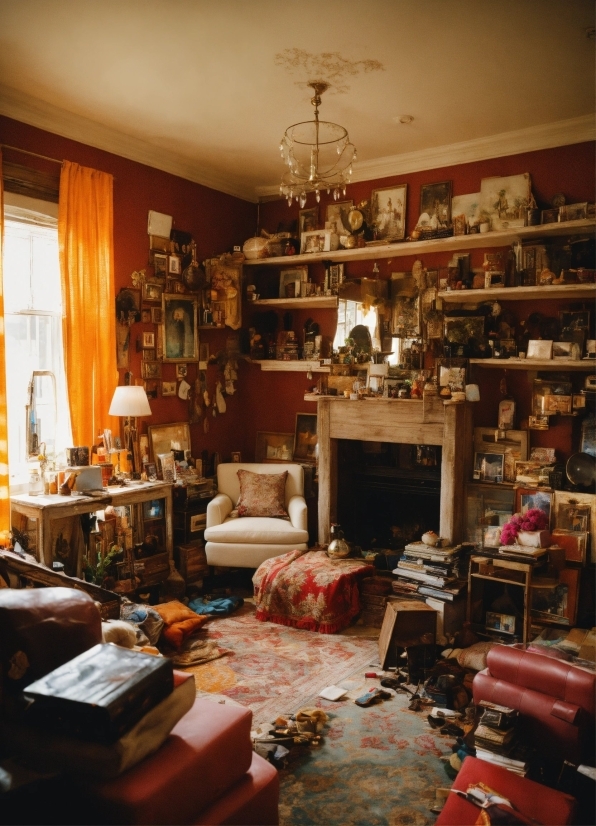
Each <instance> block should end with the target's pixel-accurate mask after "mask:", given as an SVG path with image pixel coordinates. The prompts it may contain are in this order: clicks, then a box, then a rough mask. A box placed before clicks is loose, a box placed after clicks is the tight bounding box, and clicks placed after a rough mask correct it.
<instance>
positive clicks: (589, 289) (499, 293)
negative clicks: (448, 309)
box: [438, 283, 596, 304]
mask: <svg viewBox="0 0 596 826" xmlns="http://www.w3.org/2000/svg"><path fill="white" fill-rule="evenodd" d="M438 298H440V299H442V300H443V301H446V302H453V303H458V304H475V303H477V302H480V301H487V300H490V301H495V300H499V301H528V300H532V299H535V298H539V299H546V298H556V299H569V300H570V301H571V300H574V299H582V298H592V299H594V298H596V284H590V283H587V284H547V285H542V286H540V287H538V286H531V287H501V288H492V289H491V288H489V289H479V290H441V291H440V292H439V293H438Z"/></svg>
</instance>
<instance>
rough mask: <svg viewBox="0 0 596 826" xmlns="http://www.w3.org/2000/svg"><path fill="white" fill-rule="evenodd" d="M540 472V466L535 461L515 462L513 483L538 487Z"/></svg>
mask: <svg viewBox="0 0 596 826" xmlns="http://www.w3.org/2000/svg"><path fill="white" fill-rule="evenodd" d="M541 472H542V465H541V464H540V462H537V461H536V460H533V459H532V460H530V459H527V460H525V461H521V460H516V462H515V479H514V481H515V482H518V483H520V482H521V483H522V484H524V485H539V484H540V474H541Z"/></svg>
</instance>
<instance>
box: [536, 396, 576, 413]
mask: <svg viewBox="0 0 596 826" xmlns="http://www.w3.org/2000/svg"><path fill="white" fill-rule="evenodd" d="M542 398H543V400H544V402H543V403H544V413H545V415H547V416H549V415H552V414H554V413H563V414H565V415H568V414H569V413H571V399H572V397H571V396H556V395H555V394H554V393H552V394H545V395H544V396H543V397H542Z"/></svg>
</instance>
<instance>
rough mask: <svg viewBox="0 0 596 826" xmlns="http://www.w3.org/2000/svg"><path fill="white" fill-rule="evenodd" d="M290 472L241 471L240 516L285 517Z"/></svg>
mask: <svg viewBox="0 0 596 826" xmlns="http://www.w3.org/2000/svg"><path fill="white" fill-rule="evenodd" d="M287 477H288V471H287V470H284V472H283V473H253V472H252V471H251V470H239V471H238V479H239V481H240V498H239V499H238V504H237V506H236V507H237V510H238V516H285V517H287V515H288V512H287V510H286V505H285V492H286V479H287Z"/></svg>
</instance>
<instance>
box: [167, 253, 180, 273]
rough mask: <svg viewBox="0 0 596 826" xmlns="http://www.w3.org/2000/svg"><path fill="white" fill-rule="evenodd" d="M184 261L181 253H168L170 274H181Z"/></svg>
mask: <svg viewBox="0 0 596 826" xmlns="http://www.w3.org/2000/svg"><path fill="white" fill-rule="evenodd" d="M181 273H182V263H181V259H180V256H179V255H168V275H181Z"/></svg>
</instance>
